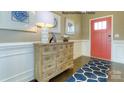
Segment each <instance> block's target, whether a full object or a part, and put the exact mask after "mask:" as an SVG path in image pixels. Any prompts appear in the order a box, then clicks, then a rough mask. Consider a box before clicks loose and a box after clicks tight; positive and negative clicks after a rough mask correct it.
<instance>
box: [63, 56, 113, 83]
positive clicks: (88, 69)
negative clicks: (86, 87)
mask: <svg viewBox="0 0 124 93" xmlns="http://www.w3.org/2000/svg"><path fill="white" fill-rule="evenodd" d="M110 68H111V62H109V61H104V60H100V59H94V58H92V59H91V60H90V61H89V62H88V63H87V64H85V65H84V66H83V67H81V68H80V69H78V70H77V71H76V72H75V73H74V74H73V75H72V76H71V77H69V78H68V79H67V80H66V81H65V82H107V80H108V72H109V70H110Z"/></svg>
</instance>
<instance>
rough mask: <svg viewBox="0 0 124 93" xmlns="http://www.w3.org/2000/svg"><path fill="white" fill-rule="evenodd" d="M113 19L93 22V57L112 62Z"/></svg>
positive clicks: (106, 18) (101, 19) (100, 19)
mask: <svg viewBox="0 0 124 93" xmlns="http://www.w3.org/2000/svg"><path fill="white" fill-rule="evenodd" d="M111 21H112V18H111V17H104V18H98V19H93V20H91V56H93V57H97V58H102V59H107V60H111V31H112V25H111V24H112V23H111Z"/></svg>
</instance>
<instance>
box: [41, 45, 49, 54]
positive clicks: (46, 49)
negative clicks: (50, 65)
mask: <svg viewBox="0 0 124 93" xmlns="http://www.w3.org/2000/svg"><path fill="white" fill-rule="evenodd" d="M41 48H42V54H48V53H50V52H51V48H50V46H49V45H43V46H42V47H41Z"/></svg>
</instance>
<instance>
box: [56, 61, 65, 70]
mask: <svg viewBox="0 0 124 93" xmlns="http://www.w3.org/2000/svg"><path fill="white" fill-rule="evenodd" d="M65 69H66V63H63V64H61V65H58V66H57V71H58V72H61V71H64V70H65Z"/></svg>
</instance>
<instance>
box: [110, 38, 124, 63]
mask: <svg viewBox="0 0 124 93" xmlns="http://www.w3.org/2000/svg"><path fill="white" fill-rule="evenodd" d="M112 50H113V51H112V61H114V62H118V63H123V64H124V40H113V47H112Z"/></svg>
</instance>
